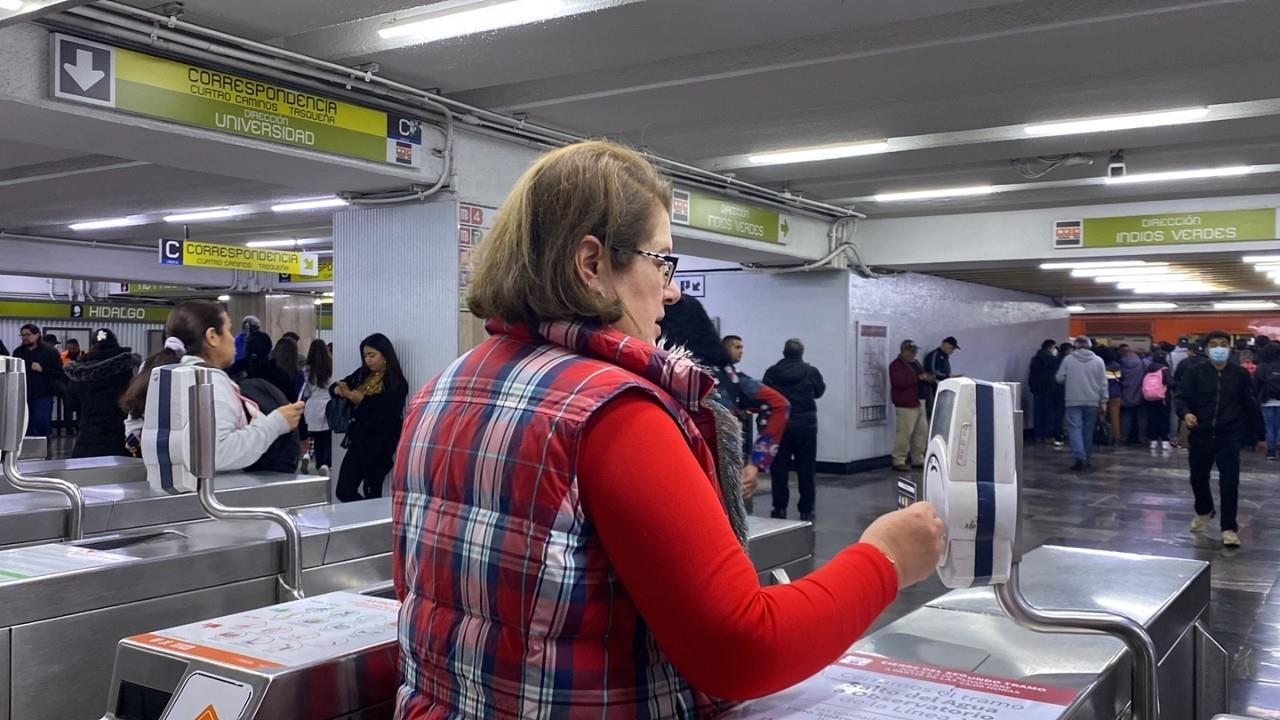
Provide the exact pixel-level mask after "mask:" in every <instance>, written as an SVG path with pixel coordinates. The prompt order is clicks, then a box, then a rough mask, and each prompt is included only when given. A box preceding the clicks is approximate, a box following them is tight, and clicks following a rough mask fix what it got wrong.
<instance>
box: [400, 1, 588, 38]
mask: <svg viewBox="0 0 1280 720" xmlns="http://www.w3.org/2000/svg"><path fill="white" fill-rule="evenodd" d="M446 4H447V5H449V6H450V7H448V8H447V9H444V10H438V11H436V12H429V13H426V14H422V15H413V16H410V17H407V18H404V19H402V20H395V21H392V22H390V23H387V24H386V25H383V26H382V27H381V28H378V36H379V37H381V38H382V39H384V40H391V39H394V38H404V37H412V38H413V39H414V40H417V41H421V42H429V41H432V40H443V39H445V38H451V37H460V36H462V35H471V34H473V33H480V32H488V31H490V30H497V29H499V28H504V27H514V26H516V25H527V24H529V23H535V22H539V21H541V20H548V19H551V18H555V17H561V16H563V15H565V14H569V13H572V12H573V11H574V6H575V5H586V6H587V7H584V8H583V10H585V9H587V8H589V7H590V6H591V4H587V3H581V2H578V3H574V2H571V1H570V0H471V1H470V2H462V3H446Z"/></svg>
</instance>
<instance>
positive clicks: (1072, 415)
mask: <svg viewBox="0 0 1280 720" xmlns="http://www.w3.org/2000/svg"><path fill="white" fill-rule="evenodd" d="M1075 345H1076V350H1075V352H1073V353H1071V354H1070V355H1068V356H1067V357H1066V358H1064V359H1063V361H1062V364H1061V365H1060V366H1059V367H1058V373H1057V375H1056V376H1055V379H1056V380H1057V381H1058V382H1059V383H1060V384H1062V385H1064V386H1065V387H1066V394H1067V399H1066V403H1065V406H1066V409H1067V411H1066V425H1067V440H1068V441H1069V442H1070V444H1071V455H1072V456H1073V457H1074V458H1075V461H1076V462H1075V464H1074V465H1072V466H1071V471H1072V472H1088V471H1089V470H1092V469H1093V466H1092V465H1090V464H1089V458H1090V456H1091V455H1092V454H1093V428H1094V425H1095V424H1096V423H1097V421H1098V416H1099V415H1100V414H1101V413H1102V408H1104V407H1106V405H1107V369H1106V366H1105V365H1104V364H1103V362H1102V358H1100V357H1098V356H1097V355H1095V354H1094V353H1093V351H1092V350H1090V349H1089V348H1091V347H1093V342H1092V341H1091V340H1089V338H1087V337H1085V336H1083V335H1081V336H1080V337H1078V338H1076V342H1075Z"/></svg>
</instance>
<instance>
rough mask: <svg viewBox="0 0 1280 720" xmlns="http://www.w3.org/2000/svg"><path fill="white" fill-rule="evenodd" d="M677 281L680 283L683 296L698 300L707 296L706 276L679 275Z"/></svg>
mask: <svg viewBox="0 0 1280 720" xmlns="http://www.w3.org/2000/svg"><path fill="white" fill-rule="evenodd" d="M676 281H677V282H679V283H680V294H681V295H688V296H689V297H696V298H700V297H706V296H707V276H706V275H677V276H676Z"/></svg>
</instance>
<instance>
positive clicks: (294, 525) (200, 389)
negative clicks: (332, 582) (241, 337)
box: [187, 368, 305, 600]
mask: <svg viewBox="0 0 1280 720" xmlns="http://www.w3.org/2000/svg"><path fill="white" fill-rule="evenodd" d="M195 372H196V383H195V385H193V386H192V387H191V389H190V390H189V391H188V398H189V400H190V402H191V416H190V418H189V421H188V426H187V432H188V444H187V459H188V461H189V462H190V469H191V473H192V474H193V475H195V476H196V493H197V495H198V496H199V497H200V505H201V506H202V507H203V508H204V510H205V512H207V513H209V516H210V517H213V518H217V519H219V520H266V521H268V522H272V523H275V524H276V525H279V526H280V528H281V529H282V530H284V542H285V557H284V561H285V562H284V566H285V571H284V574H283V575H281V576H280V577H279V578H278V580H279V582H280V586H281V588H282V589H283V590H284V592H285V593H286V595H287V596H288V597H287V599H289V600H301V599H302V598H303V597H304V596H305V593H304V592H303V589H302V531H301V530H300V529H299V528H298V520H297V518H295V517H294V516H293V515H291V514H289V513H287V512H285V511H284V510H281V509H279V508H268V507H262V508H233V507H229V506H227V505H223V504H222V503H221V502H220V501H219V500H218V497H217V496H216V495H214V492H213V476H214V473H215V472H216V470H217V447H218V435H217V422H216V418H215V415H214V400H213V371H212V370H210V369H209V368H195Z"/></svg>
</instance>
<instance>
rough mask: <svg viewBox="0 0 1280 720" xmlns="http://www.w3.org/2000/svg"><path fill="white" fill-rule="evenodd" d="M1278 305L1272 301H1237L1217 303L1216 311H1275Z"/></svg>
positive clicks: (1214, 305)
mask: <svg viewBox="0 0 1280 720" xmlns="http://www.w3.org/2000/svg"><path fill="white" fill-rule="evenodd" d="M1275 307H1276V304H1275V303H1274V302H1272V301H1270V300H1236V301H1234V302H1216V303H1214V304H1213V309H1214V310H1273V309H1275Z"/></svg>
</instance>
